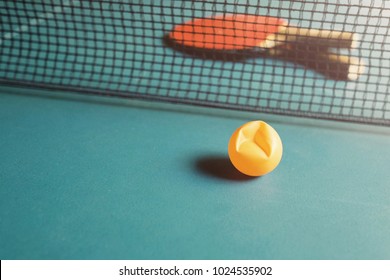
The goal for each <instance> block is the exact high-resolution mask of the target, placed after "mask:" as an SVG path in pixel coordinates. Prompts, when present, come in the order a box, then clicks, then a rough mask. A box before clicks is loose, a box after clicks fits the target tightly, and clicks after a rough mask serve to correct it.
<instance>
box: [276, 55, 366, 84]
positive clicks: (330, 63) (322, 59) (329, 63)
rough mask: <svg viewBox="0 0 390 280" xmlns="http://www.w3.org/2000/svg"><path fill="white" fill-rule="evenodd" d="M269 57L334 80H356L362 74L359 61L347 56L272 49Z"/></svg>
mask: <svg viewBox="0 0 390 280" xmlns="http://www.w3.org/2000/svg"><path fill="white" fill-rule="evenodd" d="M269 53H270V55H272V56H275V57H277V58H280V59H283V60H288V61H291V62H293V63H297V64H301V65H302V66H304V67H306V68H310V69H312V70H314V71H316V72H318V73H320V74H323V75H324V76H326V77H328V78H331V79H335V80H356V79H358V78H359V76H360V75H361V74H362V73H363V72H364V69H365V65H364V63H363V62H362V60H361V59H359V58H357V57H351V56H348V55H341V54H335V53H330V52H328V51H324V52H313V51H307V50H305V48H302V49H297V47H295V48H293V49H291V48H290V49H289V48H283V47H280V48H274V49H272V50H270V51H269Z"/></svg>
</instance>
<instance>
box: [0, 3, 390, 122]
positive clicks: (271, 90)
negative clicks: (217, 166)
mask: <svg viewBox="0 0 390 280" xmlns="http://www.w3.org/2000/svg"><path fill="white" fill-rule="evenodd" d="M224 15H229V16H233V17H234V16H235V15H268V16H273V17H280V18H283V19H285V20H286V21H287V22H288V24H289V25H290V26H298V27H301V28H309V29H319V30H325V31H336V30H337V31H343V32H350V33H353V34H357V36H358V38H359V39H358V41H357V44H356V46H354V48H349V47H345V46H341V45H340V46H331V47H328V46H325V45H326V44H325V45H324V43H323V42H317V41H315V40H313V41H300V42H295V41H294V42H288V44H281V46H279V47H277V48H273V49H270V50H269V51H268V52H266V53H264V52H261V50H262V49H260V48H257V47H254V48H250V49H244V50H243V51H242V50H240V51H237V52H235V51H234V52H225V51H224V50H222V51H221V50H213V49H204V48H191V47H188V46H184V45H182V44H181V43H180V42H177V41H173V40H172V38H170V37H169V34H170V32H171V31H172V30H173V29H174V28H175V26H177V25H179V24H182V23H185V22H188V21H190V20H193V19H197V18H209V17H215V16H222V17H223V16H224ZM0 17H1V22H0V83H2V84H7V85H16V86H29V87H37V88H42V87H43V88H51V89H56V90H64V91H73V92H78V93H89V94H103V95H109V96H117V97H127V98H138V99H147V100H156V101H166V102H174V103H183V104H191V105H200V106H211V107H220V108H229V109H237V110H245V111H254V112H266V113H275V114H284V115H291V116H304V117H310V118H322V119H334V120H342V121H351V122H362V123H371V124H380V125H390V98H389V92H390V78H389V77H390V32H389V26H390V1H379V0H373V1H363V0H346V1H315V0H312V1H277V0H269V1H268V0H264V1H249V0H247V1H245V0H244V1H238V0H234V1H72V0H61V1H55V0H51V1H48V0H47V1H38V0H36V1H26V0H20V1H1V2H0ZM244 26H245V25H244ZM244 28H245V27H244ZM231 32H232V33H233V34H234V33H235V32H238V30H234V29H232V30H231ZM204 36H207V34H204ZM324 55H325V56H326V58H329V57H330V55H331V57H332V59H334V60H336V61H338V60H340V59H339V58H340V57H341V58H342V59H344V60H342V65H341V66H340V65H339V64H337V63H336V64H334V63H333V64H332V63H329V61H328V60H327V59H324ZM350 57H352V58H353V59H351V60H348V59H349V58H350ZM345 58H347V61H346V60H345ZM345 64H347V65H350V64H351V65H354V64H357V65H356V67H352V68H351V69H355V70H353V71H355V72H356V71H358V73H354V72H353V71H352V72H353V73H352V76H349V75H347V74H346V73H345ZM360 66H364V67H360ZM347 68H348V67H347ZM348 69H350V68H348ZM356 69H358V70H356ZM348 73H349V72H348ZM53 94H54V93H53Z"/></svg>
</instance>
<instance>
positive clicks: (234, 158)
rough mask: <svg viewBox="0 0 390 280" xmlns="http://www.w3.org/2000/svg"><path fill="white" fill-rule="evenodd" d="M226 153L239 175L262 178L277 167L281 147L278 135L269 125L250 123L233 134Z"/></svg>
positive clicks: (280, 156)
mask: <svg viewBox="0 0 390 280" xmlns="http://www.w3.org/2000/svg"><path fill="white" fill-rule="evenodd" d="M228 152H229V158H230V161H231V162H232V164H233V165H234V167H236V168H237V169H238V170H239V171H240V172H241V173H244V174H246V175H249V176H262V175H265V174H267V173H269V172H271V171H272V170H274V169H275V168H276V167H277V166H278V164H279V162H280V160H281V159H282V154H283V145H282V140H281V139H280V137H279V134H278V133H277V132H276V130H275V129H273V128H272V127H271V126H270V125H269V124H267V123H265V122H263V121H251V122H248V123H246V124H244V125H243V126H241V127H239V128H238V129H237V130H236V131H235V132H234V133H233V135H232V137H231V138H230V141H229V148H228Z"/></svg>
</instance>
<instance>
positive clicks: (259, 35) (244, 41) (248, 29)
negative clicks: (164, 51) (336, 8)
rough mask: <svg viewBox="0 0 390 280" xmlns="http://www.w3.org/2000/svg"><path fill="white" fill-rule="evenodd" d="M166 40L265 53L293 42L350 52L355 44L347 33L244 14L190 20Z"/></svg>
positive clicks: (207, 47) (178, 27)
mask: <svg viewBox="0 0 390 280" xmlns="http://www.w3.org/2000/svg"><path fill="white" fill-rule="evenodd" d="M168 36H169V38H170V39H171V40H173V41H175V42H176V43H178V44H180V45H183V46H185V47H190V48H199V49H208V50H216V51H243V50H245V51H248V50H255V51H267V50H268V49H271V48H274V47H276V46H279V45H283V44H286V43H296V42H301V43H310V44H313V45H318V46H326V47H332V48H353V47H355V46H356V42H357V37H356V35H355V34H354V33H351V32H342V31H328V30H318V29H306V28H299V27H296V26H291V25H289V24H288V23H287V21H286V20H284V19H280V18H277V17H270V16H257V15H247V14H224V15H216V16H212V17H208V18H197V19H193V20H190V21H188V22H185V23H183V24H179V25H176V26H175V27H174V29H173V30H172V31H171V32H170V33H169V35H168Z"/></svg>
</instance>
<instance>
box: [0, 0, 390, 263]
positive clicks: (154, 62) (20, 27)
mask: <svg viewBox="0 0 390 280" xmlns="http://www.w3.org/2000/svg"><path fill="white" fill-rule="evenodd" d="M21 2H26V1H21ZM27 2H28V1H27ZM38 2H39V1H38ZM57 2H58V3H60V1H52V2H51V5H50V7H49V8H50V9H49V10H50V11H51V12H50V13H49V12H47V10H45V9H48V8H47V7H46V6H45V5H44V4H42V3H43V2H42V3H38V4H33V3H32V2H31V3H29V4H26V3H23V4H24V5H22V4H20V3H19V4H18V3H13V2H4V3H3V4H2V5H8V6H7V8H8V10H7V11H8V14H7V15H8V17H7V20H8V21H5V20H4V25H3V27H4V30H6V29H7V30H13V32H11V31H9V32H8V33H7V32H6V33H4V32H5V31H4V30H3V33H2V37H1V38H2V41H1V52H0V61H1V63H0V66H1V67H0V77H1V79H0V80H1V82H2V84H3V85H1V86H0V158H1V160H0V213H1V214H0V259H28V260H30V259H138V260H147V259H157V260H160V259H195V260H196V259H222V260H225V259H242V260H246V259H270V260H272V259H288V260H289V259H389V258H390V149H389V140H390V129H389V127H388V126H380V125H374V124H359V123H356V122H349V121H348V120H347V121H340V120H342V118H343V116H341V117H340V118H339V119H338V121H334V120H324V119H323V118H322V119H321V116H322V117H324V116H327V112H330V114H329V116H330V117H331V118H336V119H337V114H338V113H340V114H341V115H342V114H347V113H346V112H347V111H348V112H349V113H351V114H354V113H356V112H355V111H353V107H354V106H355V107H359V106H360V107H361V108H367V110H368V111H367V112H366V113H367V114H368V115H370V116H373V117H377V116H378V115H375V114H376V113H377V111H372V110H369V109H372V108H374V107H375V106H376V105H378V104H379V105H381V104H385V105H386V104H387V105H388V104H389V103H388V102H387V101H386V100H387V99H386V98H387V97H386V96H387V93H386V90H387V88H386V87H385V86H384V85H385V83H384V82H383V81H384V80H383V79H385V78H384V77H385V75H384V74H386V73H387V72H386V71H388V68H386V67H385V66H383V65H382V64H378V65H379V66H381V65H382V67H376V68H375V67H372V70H371V72H369V73H366V74H365V75H363V76H362V77H361V78H360V79H359V80H358V81H357V82H345V81H333V80H330V79H327V78H324V77H322V76H321V75H319V74H318V73H315V72H313V71H310V70H307V69H303V68H300V67H295V66H292V65H291V64H288V65H287V66H286V63H285V62H281V61H277V60H273V59H272V58H261V57H260V58H252V59H250V60H249V61H245V62H237V61H224V62H221V61H214V60H204V59H201V58H192V57H190V56H188V55H186V54H182V53H180V52H178V51H175V50H173V49H171V48H169V47H168V46H165V45H164V42H163V41H162V40H160V39H161V38H162V36H163V35H164V33H166V31H167V30H169V29H170V28H171V27H172V25H173V22H174V20H173V19H175V20H176V21H175V22H181V21H182V20H183V19H184V18H190V17H192V16H196V15H197V13H203V12H204V11H205V10H210V9H211V8H210V7H208V5H214V4H207V3H191V1H183V2H182V3H179V2H180V1H173V2H172V3H173V4H172V5H173V6H174V7H171V12H170V13H168V12H167V11H165V8H164V7H163V6H161V5H155V6H153V5H154V4H151V3H149V1H146V2H145V3H149V4H142V5H141V4H139V3H138V4H134V6H130V8H129V11H128V12H129V13H128V15H129V17H130V19H131V23H132V24H133V29H128V30H126V32H129V34H130V35H131V36H130V38H132V39H129V38H127V40H128V41H127V43H128V45H127V47H126V45H125V44H122V43H123V42H124V41H123V40H125V39H124V38H120V36H121V34H122V33H121V31H120V30H116V32H118V33H114V35H115V36H116V37H115V38H116V40H117V42H116V43H115V42H114V43H113V45H110V42H109V41H110V40H112V38H114V37H112V38H109V37H104V36H107V34H108V35H110V34H111V35H112V32H113V31H110V30H111V29H110V28H111V27H110V24H109V23H110V20H112V19H113V18H114V19H115V17H117V16H118V15H116V13H119V14H120V13H123V11H124V10H123V9H128V6H126V5H123V6H120V7H121V9H119V8H118V10H116V9H117V8H115V7H116V6H115V4H112V5H111V6H110V5H108V4H107V3H100V4H99V3H89V2H88V3H84V2H82V1H65V2H66V3H67V5H65V4H64V6H58V5H60V4H57ZM135 2H137V1H135ZM276 2H277V3H282V2H283V3H282V4H280V7H273V8H272V9H275V11H276V10H281V9H282V8H286V7H287V8H288V7H291V5H300V4H299V3H295V4H288V3H287V2H289V1H274V2H272V3H276ZM330 2H332V1H330ZM330 2H329V3H330ZM333 2H334V1H333ZM333 2H332V3H333ZM106 4H107V7H106V6H105V5H106ZM18 5H21V6H20V7H19V6H18ZM34 5H36V6H34ZM72 5H74V6H77V5H79V6H80V5H81V8H82V5H85V6H84V8H85V11H88V12H90V13H97V14H98V15H97V16H96V15H95V14H94V15H93V17H92V18H93V19H94V20H95V23H96V24H95V25H94V27H91V28H94V29H92V31H91V34H90V33H89V32H87V31H86V30H87V29H88V28H87V27H88V26H89V24H91V23H93V21H91V22H90V21H89V18H88V17H86V16H85V17H82V15H83V14H82V13H79V11H80V10H81V8H80V7H79V6H77V7H76V8H74V7H72ZM93 5H102V7H101V9H98V8H96V9H95V8H94V9H92V8H93V7H92V6H93ZM215 5H216V6H213V7H214V8H215V9H214V10H228V11H229V10H231V11H235V10H234V9H238V12H241V10H240V9H241V8H242V9H244V7H241V6H238V8H237V7H236V6H232V5H230V6H229V5H227V4H223V3H221V4H215ZM224 5H227V6H224ZM270 5H271V4H270ZM272 5H273V4H272ZM275 5H276V4H275ZM289 5H290V6H289ZM308 5H309V4H308ZM184 6H185V7H184ZM282 6H283V7H282ZM284 6H286V7H284ZM31 7H32V8H31ZM186 7H187V8H188V9H187V8H186ZM191 7H195V8H196V7H197V8H196V9H195V8H194V9H193V10H191V9H189V8H191ZM223 7H225V8H223ZM316 7H317V6H316ZM316 7H314V8H316ZM386 7H387V6H386ZM386 7H385V6H383V7H382V8H383V9H385V8H386ZM122 8H123V9H122ZM312 8H313V7H312ZM317 8H318V9H320V10H321V9H322V8H321V7H320V6H319V7H317ZM339 8H340V9H342V8H343V6H340V7H339ZM34 9H35V10H37V11H38V12H36V14H34V15H30V14H29V11H32V10H34ZM40 9H41V10H42V9H43V10H42V11H40ZM105 9H106V10H108V11H109V14H108V15H111V17H108V16H107V17H102V16H100V18H101V22H98V23H97V22H96V21H97V18H98V16H99V15H100V14H103V13H104V10H105ZM245 9H248V8H245ZM308 9H309V8H308ZM282 10H283V9H282ZM15 11H19V12H20V11H25V14H24V16H25V18H27V19H26V20H21V19H20V18H19V21H18V22H12V19H13V18H14V13H15ZM180 11H181V12H183V13H184V14H180V13H179V12H180ZM191 11H192V12H191ZM245 11H246V10H245ZM256 11H257V10H256V9H255V7H253V11H252V12H256ZM386 11H388V10H386ZM161 12H164V13H165V14H164V15H161ZM186 12H188V13H187V14H186ZM39 13H40V14H39ZM37 14H38V15H40V17H37ZM153 14H155V16H153V19H156V18H159V21H155V22H153V21H151V20H150V15H153ZM286 15H289V14H288V12H286ZM148 16H149V17H148ZM292 16H294V14H292ZM300 16H301V15H300ZM67 17H72V20H73V23H74V24H75V25H74V26H72V25H71V24H68V25H66V23H67V20H69V18H67ZM383 17H384V15H383ZM4 18H6V17H4ZM37 18H38V20H36V21H34V22H33V20H32V19H37ZM39 18H40V19H41V22H40V21H39ZM119 19H122V22H121V21H120V20H119ZM119 19H118V21H117V22H115V23H114V24H116V25H117V26H119V25H121V26H126V24H128V22H126V21H125V20H124V18H119ZM55 20H56V21H55ZM80 20H82V21H83V22H82V26H84V27H85V28H86V29H85V30H84V29H83V30H82V28H81V27H80V26H78V25H77V23H78V22H79V21H80ZM118 22H119V23H118ZM111 23H112V22H111ZM143 24H144V25H143ZM312 24H313V25H316V24H319V23H318V22H316V21H315V20H313V23H312ZM329 24H332V23H329ZM162 26H164V28H163V27H162ZM61 28H63V29H61ZM359 28H360V27H358V29H359ZM368 28H370V27H368ZM15 30H16V31H15ZM60 31H63V34H65V35H64V36H63V37H62V36H61V34H62V33H61V32H60ZM70 31H75V32H76V33H75V34H76V36H75V37H70V33H69V32H70ZM354 31H359V30H354ZM110 32H111V33H110ZM142 32H144V33H142ZM148 32H149V33H148ZM42 34H46V35H47V37H44V36H42ZM93 34H95V35H93ZM147 34H151V35H150V36H149V37H148V36H146V35H147ZM367 34H368V33H367ZM38 35H39V36H38ZM138 35H143V36H138ZM56 36H57V37H56ZM67 36H68V37H67ZM94 36H95V37H94ZM99 36H103V37H99ZM46 38H51V39H50V40H49V39H46ZM53 38H56V39H53ZM156 38H160V39H159V40H156ZM386 38H387V39H388V37H386ZM366 39H367V40H366V41H364V40H363V42H362V44H363V47H362V49H360V50H357V51H356V52H357V53H355V54H357V55H361V56H364V55H367V57H372V55H374V53H373V51H372V52H371V53H367V52H368V50H367V49H366V48H365V47H364V46H366V47H367V46H368V45H369V44H370V43H371V44H374V43H372V42H369V41H368V35H367V37H366ZM67 40H70V41H67ZM72 40H74V41H77V40H79V41H78V43H79V44H81V45H82V47H79V48H78V49H75V48H74V45H73V43H74V42H73V41H72ZM83 40H84V41H83ZM89 40H92V41H89ZM93 40H95V41H97V42H98V43H96V44H95V45H89V44H92V42H93ZM121 40H122V41H121ZM26 42H27V43H28V46H27V47H26V46H25V44H26ZM118 42H119V43H118ZM120 42H122V43H120ZM99 44H103V45H102V46H103V47H102V48H100V47H99V46H100V45H99ZM364 44H366V45H364ZM378 44H379V45H380V44H381V42H378ZM26 48H28V49H26ZM89 48H90V49H93V48H95V49H96V52H95V53H94V55H93V56H90V55H88V51H89ZM18 50H19V51H18ZM26 50H27V52H25V51H26ZM115 54H116V55H117V56H116V57H115ZM388 54H389V52H386V51H382V55H384V56H386V55H388ZM121 58H125V59H121ZM385 58H386V57H385ZM80 59H81V60H80ZM384 61H386V60H384ZM387 61H388V60H387ZM370 63H371V64H370V65H368V66H372V65H374V64H375V63H376V60H374V59H372V60H371V61H370ZM378 63H380V62H378ZM94 65H95V66H94ZM102 65H106V66H107V65H109V67H108V66H107V67H106V68H104V67H102ZM29 69H32V71H31V72H29V71H30V70H29ZM119 70H120V71H122V72H120V73H119V72H116V71H119ZM375 71H376V72H375ZM378 71H382V72H381V73H382V74H381V75H382V76H379V74H378V73H379V72H378ZM256 73H257V74H258V73H261V74H262V76H256V77H255V75H257V74H256ZM218 77H219V79H218ZM379 77H381V78H382V80H379ZM375 78H377V80H376V81H375V82H374V83H375V84H376V85H378V87H377V88H375V89H374V90H375V94H374V93H373V92H372V90H373V89H372V88H371V87H369V86H370V85H372V84H370V81H373V79H374V80H375ZM11 80H14V81H16V82H15V83H14V84H13V85H10V81H11ZM387 81H388V80H387ZM48 84H49V85H51V89H50V87H49V88H43V87H42V85H48ZM54 85H61V87H57V88H54ZM367 85H368V86H367ZM88 87H89V88H90V89H91V88H92V90H91V91H90V92H89V93H94V92H95V91H96V93H103V92H105V91H106V92H107V93H108V95H111V96H99V95H94V94H80V92H84V93H85V91H83V90H85V89H86V88H88ZM271 87H272V90H271V91H270V88H271ZM128 92H132V93H135V97H141V99H144V100H141V99H137V98H136V99H132V98H130V99H128V98H121V96H122V97H123V96H125V97H131V96H128V94H127V93H128ZM236 92H239V94H238V95H237V94H236ZM259 92H261V93H262V94H263V96H262V99H256V98H257V96H258V94H259ZM113 93H116V94H113ZM217 93H218V94H217ZM225 93H226V94H225ZM370 96H371V97H372V96H374V97H375V98H378V99H375V100H376V103H375V102H374V104H373V102H372V99H370V98H371V97H370ZM145 97H147V98H145ZM374 97H372V98H374ZM164 98H166V99H165V101H169V102H161V101H164V100H163V99H164ZM240 98H242V100H241V99H240ZM272 98H276V99H275V100H272ZM145 99H148V100H145ZM153 99H156V100H157V101H158V102H155V101H153ZM180 100H187V101H188V100H189V102H184V103H186V104H182V103H183V102H180ZM307 100H309V101H307ZM306 101H307V102H306ZM196 102H197V104H196V105H210V104H211V105H212V107H213V108H210V107H207V106H206V107H204V106H193V105H191V103H196ZM349 102H352V103H349ZM381 102H382V103H381ZM386 102H387V103H386ZM252 103H253V104H252ZM218 104H220V105H221V106H220V107H221V108H214V107H218V106H215V105H218ZM224 104H225V105H226V104H228V105H229V104H230V105H234V106H236V108H232V107H234V106H230V105H229V106H224ZM299 104H301V105H302V107H300V106H301V105H299ZM375 104H376V105H375ZM252 105H253V106H254V107H256V108H255V110H248V111H247V110H245V108H249V109H250V106H252ZM379 105H378V106H379ZM385 105H383V108H385ZM387 105H386V106H387ZM240 106H241V107H240ZM267 106H268V107H267ZM273 106H274V107H273ZM283 106H286V108H285V109H287V108H290V109H293V108H298V109H299V110H301V111H300V112H304V111H305V110H307V111H308V112H307V114H302V115H301V117H299V116H298V115H299V114H296V116H293V115H294V114H283V110H284V109H283V108H284V107H283ZM294 106H298V107H294ZM343 106H345V107H343ZM348 106H349V107H348ZM378 106H376V107H375V108H378ZM223 107H225V108H223ZM259 108H262V110H260V111H261V112H254V111H256V110H257V109H259ZM267 108H270V109H269V110H268V109H267ZM277 108H279V109H280V110H278V109H277ZM351 108H352V109H351ZM361 108H360V109H361ZM232 109H239V110H232ZM343 109H347V111H343ZM310 110H317V111H318V113H319V114H318V115H316V116H320V118H317V117H316V118H311V117H310V116H311V113H312V112H310ZM362 110H363V111H364V109H362ZM362 110H361V111H362ZM251 111H252V112H251ZM363 111H362V112H363ZM273 112H276V113H277V114H272V113H273ZM291 112H293V111H290V113H291ZM379 113H380V114H382V115H380V114H379V116H382V117H383V116H384V117H385V119H386V118H387V121H388V120H389V115H388V111H386V112H385V113H383V111H380V112H379ZM364 114H365V112H363V113H362V115H364ZM386 114H387V115H386ZM302 116H303V117H302ZM335 116H336V117H335ZM363 117H364V116H363ZM385 119H383V120H385ZM251 120H263V121H266V122H267V123H269V124H270V125H271V126H273V127H274V128H275V129H276V130H277V131H278V133H279V135H280V137H281V139H282V141H283V147H284V153H283V158H282V161H281V163H280V164H279V166H278V167H277V168H276V169H275V170H274V171H273V172H272V173H270V174H268V175H266V176H263V177H256V178H253V177H247V176H244V175H242V174H240V173H239V172H238V171H237V170H235V169H234V167H233V166H232V165H231V163H230V161H229V158H228V153H227V146H228V141H229V138H230V136H231V135H232V133H233V132H234V130H235V129H237V128H238V127H239V126H241V125H242V124H244V123H245V122H248V121H251Z"/></svg>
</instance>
